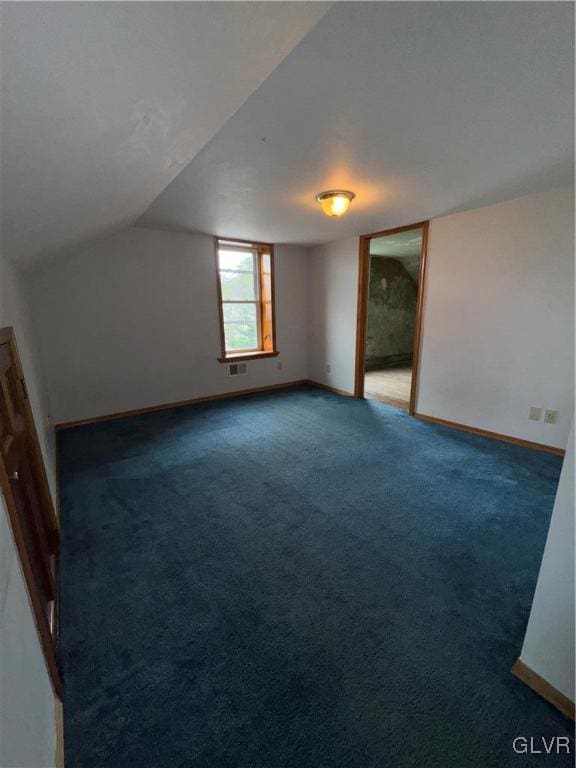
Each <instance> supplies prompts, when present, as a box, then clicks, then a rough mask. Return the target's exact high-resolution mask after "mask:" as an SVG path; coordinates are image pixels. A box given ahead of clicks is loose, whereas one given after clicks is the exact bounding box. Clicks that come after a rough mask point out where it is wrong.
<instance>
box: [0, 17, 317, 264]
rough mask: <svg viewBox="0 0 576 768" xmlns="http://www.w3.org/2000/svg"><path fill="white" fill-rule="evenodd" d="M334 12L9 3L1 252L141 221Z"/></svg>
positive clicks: (67, 243)
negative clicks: (295, 49) (292, 52)
mask: <svg viewBox="0 0 576 768" xmlns="http://www.w3.org/2000/svg"><path fill="white" fill-rule="evenodd" d="M327 7H328V5H327V4H324V3H307V2H302V3H301V2H293V3H284V2H274V3H263V2H250V3H234V2H232V3H228V2H222V3H220V2H217V3H213V2H190V3H188V2H182V3H178V2H176V3H172V2H158V3H154V2H152V3H149V2H144V3H139V2H125V3H124V2H118V3H117V2H110V3H81V2H79V3H60V2H54V3H53V2H38V3H34V2H32V3H3V4H2V36H1V54H2V58H1V74H2V102H1V106H2V113H1V114H2V123H1V139H2V146H1V149H2V167H1V170H2V254H3V256H5V257H7V258H10V259H16V260H18V261H19V262H20V263H22V264H29V263H31V262H33V261H35V260H37V259H40V258H42V257H49V256H51V255H53V254H55V253H60V252H62V251H66V250H70V249H72V248H73V247H74V246H77V245H79V244H84V243H87V242H89V241H90V240H92V239H95V238H98V237H101V236H103V235H106V234H109V233H112V232H114V231H116V230H118V229H121V228H123V227H125V226H127V225H129V224H130V223H132V222H133V221H134V219H135V218H137V217H138V216H140V215H141V214H142V213H143V212H144V211H145V210H146V208H147V207H148V205H149V204H150V203H151V202H152V201H153V200H154V198H155V197H156V196H157V195H158V194H159V193H160V192H161V191H162V190H163V189H164V188H165V187H166V185H167V184H168V183H169V182H170V181H171V180H172V179H173V178H174V176H176V174H177V173H178V172H179V171H180V170H181V169H182V168H183V167H184V166H185V165H186V164H187V163H188V162H189V161H190V160H191V159H192V158H193V157H194V156H195V155H196V154H197V153H198V152H199V150H200V149H201V148H202V147H203V146H204V145H205V144H206V143H207V142H208V141H209V140H210V139H211V138H212V137H213V136H214V135H215V133H216V132H217V131H218V130H219V129H220V128H221V127H222V126H223V125H224V123H225V122H226V120H228V118H230V117H231V116H232V115H233V114H234V112H235V111H236V110H237V109H238V108H239V107H240V106H241V105H242V104H243V102H244V101H245V100H246V98H247V97H248V96H249V95H250V94H251V93H252V92H253V91H254V90H255V89H256V88H257V87H258V86H259V85H260V84H261V83H262V82H263V80H264V79H265V78H266V77H267V76H268V75H269V74H270V73H271V72H272V71H273V69H274V68H275V67H276V66H277V65H278V64H279V63H280V62H281V61H282V59H283V58H284V57H285V56H286V55H287V54H288V53H289V52H290V50H292V48H293V47H294V46H295V45H296V44H297V43H298V42H299V40H300V39H301V38H302V37H303V36H304V35H305V34H306V33H307V32H308V31H309V30H310V29H311V27H313V25H314V24H315V23H316V22H317V21H318V19H319V18H320V17H321V16H322V15H323V14H324V13H325V11H326V9H327Z"/></svg>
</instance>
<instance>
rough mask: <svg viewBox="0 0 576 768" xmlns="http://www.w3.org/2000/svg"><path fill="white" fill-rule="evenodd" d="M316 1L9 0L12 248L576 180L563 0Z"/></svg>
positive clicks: (238, 225)
mask: <svg viewBox="0 0 576 768" xmlns="http://www.w3.org/2000/svg"><path fill="white" fill-rule="evenodd" d="M327 7H328V6H327V4H320V3H308V2H295V3H282V2H280V3H279V2H267V3H260V2H243V3H234V2H231V3H228V2H224V3H212V2H194V3H178V2H177V3H172V2H158V3H156V2H144V3H140V2H125V3H121V2H120V3H116V2H114V3H57V2H55V3H52V2H38V3H8V4H6V3H4V4H3V7H2V22H3V23H2V40H1V43H2V135H1V138H2V249H3V250H2V253H3V255H4V256H6V257H8V258H12V259H18V260H19V261H20V263H21V264H24V265H26V264H31V263H34V262H35V261H37V260H39V259H40V258H41V257H49V256H51V255H54V254H58V253H62V252H72V251H73V250H74V249H75V248H76V247H78V246H80V245H85V244H86V243H88V242H90V241H92V240H95V239H97V238H99V237H103V236H105V235H108V234H110V233H112V232H114V231H116V230H118V229H121V228H123V227H126V226H129V225H130V224H132V223H133V222H134V221H135V220H136V219H138V218H139V217H141V218H139V224H140V225H142V226H152V227H161V228H176V229H184V230H198V231H203V232H209V233H214V234H220V235H227V236H232V237H244V238H254V239H259V240H264V241H274V242H295V243H316V242H325V241H328V240H334V239H337V238H340V237H345V236H351V235H357V234H363V233H367V232H371V231H375V230H380V229H384V228H386V227H392V226H397V225H401V224H406V223H410V222H412V221H418V220H422V219H425V218H429V217H432V216H436V215H440V214H443V213H446V212H448V211H452V210H458V209H464V208H467V207H473V206H474V205H480V204H487V203H490V202H496V201H498V200H502V199H507V198H511V197H515V196H518V195H522V194H527V193H530V192H534V191H539V190H541V189H546V188H551V187H554V186H560V185H563V184H570V183H571V182H572V165H573V136H572V121H573V111H574V109H573V50H572V45H573V41H572V34H573V15H574V8H573V6H572V5H571V4H569V3H547V2H542V3H538V2H536V3H492V2H487V3H484V2H481V3H467V2H463V3H461V2H451V3H413V2H410V3H394V2H385V3H376V2H374V3H372V2H369V3H363V2H358V3H357V2H352V3H347V2H340V3H337V4H335V5H333V6H332V7H331V8H330V10H328V12H327V13H326V8H327ZM325 13H326V15H323V14H325ZM318 19H320V21H319V22H318ZM316 22H318V23H316ZM300 41H301V42H300ZM298 43H299V44H298ZM182 169H183V170H182ZM332 187H344V188H349V189H352V190H353V191H354V192H356V194H357V198H356V199H355V200H354V201H353V203H352V206H351V208H350V212H349V213H348V214H347V216H345V217H344V218H343V219H328V218H326V217H324V216H323V214H322V213H321V211H320V209H319V207H318V206H317V204H316V203H315V202H314V195H315V194H316V193H317V192H319V191H321V190H323V189H327V188H332ZM143 214H144V215H143Z"/></svg>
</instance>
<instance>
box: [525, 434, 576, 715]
mask: <svg viewBox="0 0 576 768" xmlns="http://www.w3.org/2000/svg"><path fill="white" fill-rule="evenodd" d="M574 461H575V459H574V430H573V429H572V432H571V435H570V439H569V441H568V448H567V451H566V457H565V459H564V464H563V466H562V474H561V475H560V484H559V486H558V491H557V494H556V501H555V503H554V511H553V512H552V520H551V522H550V530H549V531H548V538H547V540H546V547H545V549H544V557H543V558H542V565H541V566H540V574H539V576H538V583H537V585H536V591H535V593H534V600H533V602H532V610H531V611H530V619H529V621H528V628H527V630H526V637H525V638H524V645H523V647H522V653H521V655H520V658H521V660H522V661H523V662H524V663H525V664H526V665H527V666H528V667H530V669H532V670H534V672H536V673H537V674H539V675H540V677H543V678H544V680H546V681H547V682H548V683H550V684H551V685H553V686H554V687H555V688H556V689H557V690H559V691H560V692H561V693H563V694H564V695H565V696H568V698H569V699H571V700H572V701H574Z"/></svg>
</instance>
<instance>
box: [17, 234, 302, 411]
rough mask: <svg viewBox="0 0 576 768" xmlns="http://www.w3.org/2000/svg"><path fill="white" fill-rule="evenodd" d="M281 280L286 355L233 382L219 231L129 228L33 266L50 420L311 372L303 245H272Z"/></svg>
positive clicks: (255, 363) (280, 340)
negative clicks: (226, 361) (220, 293)
mask: <svg viewBox="0 0 576 768" xmlns="http://www.w3.org/2000/svg"><path fill="white" fill-rule="evenodd" d="M275 283H276V332H277V346H278V350H279V352H280V355H279V356H278V357H276V358H271V359H262V360H250V361H248V363H247V365H248V374H247V375H246V376H243V377H241V378H231V377H229V376H228V375H227V366H225V365H223V364H222V363H219V362H218V360H217V357H218V356H219V354H220V338H219V321H218V304H217V295H216V271H215V258H214V245H213V239H212V237H209V236H207V235H189V234H185V233H176V232H165V231H158V230H148V229H141V228H133V229H129V230H126V231H125V232H123V233H120V234H118V235H116V236H114V237H112V238H109V239H108V240H105V241H103V242H101V243H99V244H97V245H96V246H93V247H91V248H90V249H88V250H86V251H84V252H83V253H81V254H79V255H75V256H74V257H72V258H67V259H65V260H61V261H58V262H55V263H53V264H51V265H49V266H48V267H45V268H43V269H42V270H37V271H34V272H32V273H31V275H30V278H29V287H30V291H31V295H32V297H33V301H34V308H35V320H36V324H37V329H38V333H39V335H40V338H41V342H42V355H43V363H44V368H45V370H46V372H47V378H48V382H49V387H50V393H51V400H52V407H53V414H54V422H55V423H61V422H64V421H72V420H77V419H84V418H90V417H93V416H102V415H106V414H111V413H116V412H119V411H125V410H130V409H133V408H142V407H146V406H154V405H159V404H163V403H171V402H177V401H179V400H188V399H192V398H195V397H202V396H204V395H211V394H219V393H225V392H231V391H236V390H240V389H250V388H253V387H261V386H267V385H271V384H279V383H283V382H289V381H297V380H300V379H305V378H307V376H308V366H307V357H306V346H307V272H306V252H305V250H304V249H302V248H298V247H293V246H276V247H275ZM278 364H281V365H282V370H278Z"/></svg>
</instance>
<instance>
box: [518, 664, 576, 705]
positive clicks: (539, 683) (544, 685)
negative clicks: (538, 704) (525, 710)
mask: <svg viewBox="0 0 576 768" xmlns="http://www.w3.org/2000/svg"><path fill="white" fill-rule="evenodd" d="M512 674H513V675H514V677H517V678H518V680H521V681H522V682H523V683H525V685H527V686H528V687H529V688H532V690H533V691H535V692H536V693H537V694H538V695H539V696H542V698H543V699H546V701H548V702H549V703H550V704H552V705H553V706H555V707H556V709H559V710H560V712H562V714H563V715H566V717H569V718H570V719H571V720H574V702H573V701H572V700H571V699H569V698H568V696H565V695H564V694H563V693H560V691H559V690H558V689H557V688H554V686H553V685H550V683H548V682H546V680H544V678H543V677H540V675H539V674H538V673H536V672H534V670H533V669H530V667H529V666H527V665H526V664H524V662H523V661H521V660H520V659H517V660H516V661H515V662H514V665H513V667H512Z"/></svg>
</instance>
